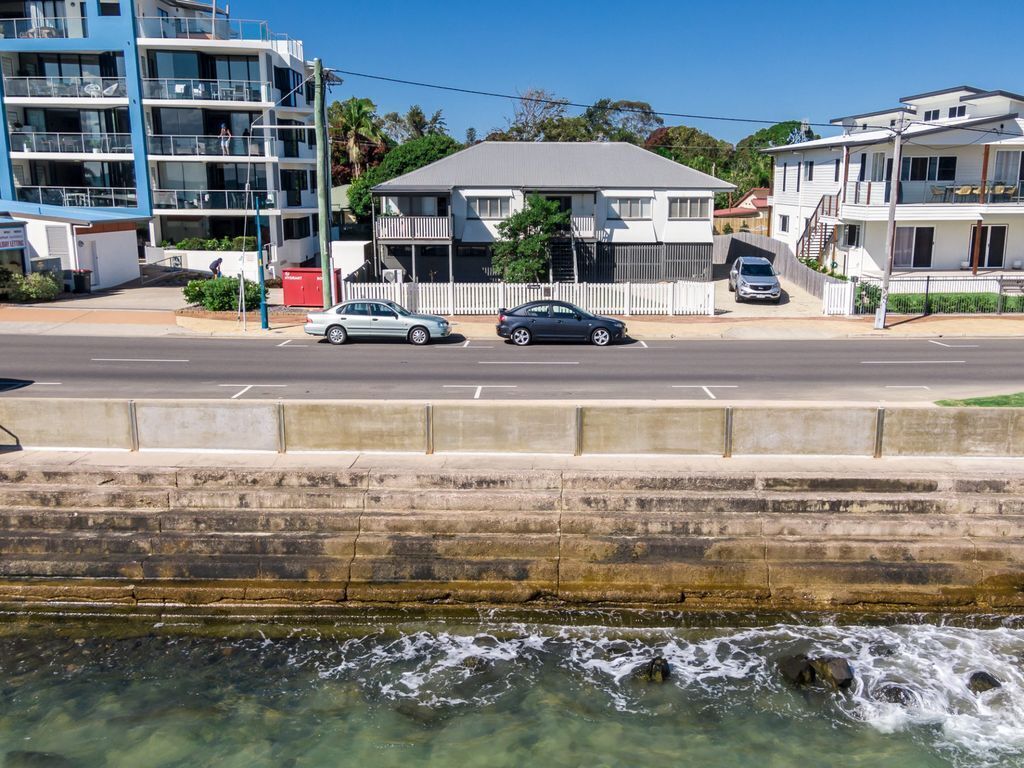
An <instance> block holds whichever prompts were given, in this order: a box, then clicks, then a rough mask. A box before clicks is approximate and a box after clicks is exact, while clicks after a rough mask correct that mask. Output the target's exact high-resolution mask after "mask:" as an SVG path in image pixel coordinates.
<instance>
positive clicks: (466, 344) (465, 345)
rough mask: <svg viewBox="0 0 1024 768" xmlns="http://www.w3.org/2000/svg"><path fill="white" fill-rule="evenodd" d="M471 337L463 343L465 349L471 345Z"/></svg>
mask: <svg viewBox="0 0 1024 768" xmlns="http://www.w3.org/2000/svg"><path fill="white" fill-rule="evenodd" d="M469 341H470V340H469V339H466V343H465V344H463V345H462V347H463V349H465V348H466V347H468V346H469Z"/></svg>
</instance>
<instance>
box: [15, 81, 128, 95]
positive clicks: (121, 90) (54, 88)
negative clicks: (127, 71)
mask: <svg viewBox="0 0 1024 768" xmlns="http://www.w3.org/2000/svg"><path fill="white" fill-rule="evenodd" d="M4 93H5V95H6V96H8V97H14V96H20V97H26V96H28V97H39V98H44V99H63V98H70V99H89V98H92V99H101V98H102V99H124V98H127V97H128V89H127V87H126V85H125V79H124V78H123V77H92V76H85V77H5V78H4Z"/></svg>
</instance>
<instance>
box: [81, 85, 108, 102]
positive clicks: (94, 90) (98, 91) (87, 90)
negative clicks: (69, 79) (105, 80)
mask: <svg viewBox="0 0 1024 768" xmlns="http://www.w3.org/2000/svg"><path fill="white" fill-rule="evenodd" d="M82 92H83V93H84V94H85V95H86V96H91V97H92V98H94V99H98V98H99V97H100V96H102V95H103V89H102V88H101V87H100V86H99V85H97V84H96V83H86V84H85V86H83V88H82Z"/></svg>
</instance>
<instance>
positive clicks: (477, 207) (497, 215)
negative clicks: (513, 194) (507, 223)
mask: <svg viewBox="0 0 1024 768" xmlns="http://www.w3.org/2000/svg"><path fill="white" fill-rule="evenodd" d="M508 211H509V198H507V197H471V198H469V218H471V219H505V218H508Z"/></svg>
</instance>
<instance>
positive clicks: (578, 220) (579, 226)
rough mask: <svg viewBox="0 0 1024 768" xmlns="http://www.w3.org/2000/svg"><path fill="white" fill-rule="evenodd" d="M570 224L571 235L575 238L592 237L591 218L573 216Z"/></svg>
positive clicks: (592, 222)
mask: <svg viewBox="0 0 1024 768" xmlns="http://www.w3.org/2000/svg"><path fill="white" fill-rule="evenodd" d="M571 224H572V233H573V235H575V236H576V237H582V238H591V237H593V236H594V217H593V216H573V217H572V220H571Z"/></svg>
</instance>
